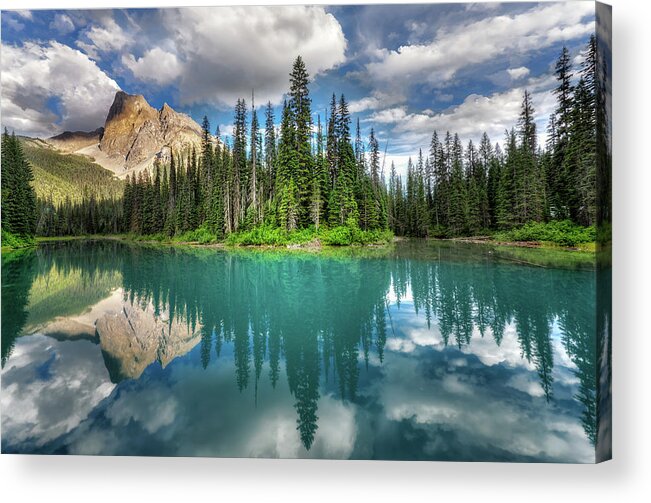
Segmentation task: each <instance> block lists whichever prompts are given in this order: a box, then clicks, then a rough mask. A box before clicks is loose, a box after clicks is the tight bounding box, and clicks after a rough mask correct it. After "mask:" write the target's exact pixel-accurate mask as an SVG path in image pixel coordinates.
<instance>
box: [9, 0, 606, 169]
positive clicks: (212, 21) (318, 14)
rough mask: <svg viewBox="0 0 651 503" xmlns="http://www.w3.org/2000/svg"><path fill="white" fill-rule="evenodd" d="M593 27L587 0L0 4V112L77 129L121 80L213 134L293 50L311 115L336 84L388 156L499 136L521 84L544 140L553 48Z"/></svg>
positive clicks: (576, 49)
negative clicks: (444, 138) (440, 140)
mask: <svg viewBox="0 0 651 503" xmlns="http://www.w3.org/2000/svg"><path fill="white" fill-rule="evenodd" d="M593 32H594V3H592V2H563V3H508V4H499V3H481V4H430V5H427V4H413V5H409V4H406V5H393V6H392V5H361V6H359V5H358V6H330V7H329V6H307V7H305V6H289V7H275V6H274V7H244V6H240V7H209V8H206V7H203V8H199V7H197V8H182V9H172V8H168V9H128V10H104V11H102V10H92V11H91V10H87V11H85V10H67V11H54V10H40V11H37V10H33V11H3V12H2V123H3V126H7V127H9V128H10V129H14V130H16V132H17V133H21V134H28V135H32V136H41V137H47V136H50V135H54V134H57V133H60V132H62V131H64V130H92V129H95V128H97V127H99V126H101V125H103V123H104V119H105V116H106V113H107V111H108V107H109V106H110V104H111V102H112V100H113V96H114V94H115V92H116V90H118V89H122V90H124V91H126V92H128V93H132V94H135V93H139V94H143V95H144V96H145V97H146V99H147V100H148V101H149V102H150V103H151V104H152V105H153V106H155V107H161V106H162V105H163V103H164V102H167V103H168V104H170V105H171V106H172V107H173V108H175V109H176V110H179V111H183V112H186V113H188V114H190V115H191V116H192V117H193V118H194V119H195V120H197V122H200V121H201V118H202V117H203V115H207V116H208V117H209V119H210V122H211V124H212V125H213V129H214V127H215V126H216V125H218V124H219V125H220V127H221V129H222V132H224V133H226V134H228V133H229V132H230V131H231V124H232V121H233V112H232V109H233V105H234V103H235V100H236V99H237V98H238V97H244V98H246V99H247V102H249V103H250V96H251V91H252V90H253V89H254V90H255V96H256V105H261V104H263V103H265V102H266V101H271V102H272V103H273V104H274V105H275V106H276V107H277V106H278V105H280V104H281V103H282V100H283V94H284V92H285V91H286V90H287V87H288V73H289V71H290V69H291V63H292V61H293V59H294V58H295V57H296V55H297V54H301V55H302V56H303V58H304V59H305V61H306V64H307V67H308V71H309V72H310V74H311V76H312V78H313V80H312V84H311V93H312V99H313V112H314V113H315V122H316V114H318V113H320V114H321V116H322V120H323V115H324V111H325V110H326V109H327V107H328V103H329V101H330V97H331V95H332V93H333V92H335V93H337V94H338V95H339V94H340V93H344V94H345V95H346V98H347V99H348V101H349V102H350V109H351V112H353V120H356V119H357V118H359V120H360V123H361V126H362V132H363V134H364V135H365V136H367V135H368V133H369V132H370V129H371V127H374V128H375V130H376V132H377V134H378V137H379V139H380V142H381V148H382V149H384V148H385V146H386V145H387V142H388V159H387V160H388V161H395V162H396V165H397V166H398V168H399V169H400V170H402V169H404V166H405V165H406V160H407V157H408V156H410V155H412V156H415V155H417V154H418V149H419V148H421V147H422V148H424V149H425V148H427V145H428V142H429V138H430V137H431V135H432V132H433V131H434V130H437V131H439V133H441V134H444V133H445V131H446V130H450V131H451V132H458V133H459V135H460V136H461V137H462V139H463V140H464V142H465V141H468V140H470V139H472V140H474V141H477V140H478V139H479V137H480V136H481V134H482V132H483V131H486V132H488V134H489V135H490V137H491V139H492V140H493V141H494V142H495V141H501V140H502V137H503V134H504V130H505V129H506V128H510V127H511V126H513V125H515V123H516V120H517V114H518V111H519V107H520V102H521V99H522V93H523V91H524V89H528V90H529V91H530V92H531V93H532V95H533V99H534V105H535V108H536V111H537V118H538V130H539V137H540V140H541V141H544V131H545V126H546V121H547V118H548V115H549V113H550V112H551V111H552V110H553V107H554V100H553V96H552V95H551V93H550V90H551V89H552V88H553V87H554V85H555V82H554V79H553V65H554V62H555V60H556V58H557V56H558V54H559V52H560V50H561V48H562V46H563V45H566V46H567V47H568V48H569V49H570V52H571V55H572V58H573V60H574V63H575V64H576V65H578V64H579V63H580V61H581V52H582V50H583V49H584V47H585V44H586V42H587V40H588V38H589V36H590V34H591V33H593ZM276 116H277V120H279V118H280V112H279V110H278V108H277V109H276ZM387 164H388V163H387ZM387 169H388V166H387Z"/></svg>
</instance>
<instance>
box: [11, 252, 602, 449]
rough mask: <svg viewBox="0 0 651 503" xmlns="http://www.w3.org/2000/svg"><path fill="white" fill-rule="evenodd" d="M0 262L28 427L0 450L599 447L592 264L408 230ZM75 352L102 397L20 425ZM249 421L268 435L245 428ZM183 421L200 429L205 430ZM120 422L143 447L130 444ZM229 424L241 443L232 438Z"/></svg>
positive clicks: (15, 393)
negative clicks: (285, 247) (375, 247)
mask: <svg viewBox="0 0 651 503" xmlns="http://www.w3.org/2000/svg"><path fill="white" fill-rule="evenodd" d="M2 275H3V276H2V289H3V291H2V294H3V295H2V302H3V306H2V313H3V318H2V363H3V383H2V388H3V394H2V405H3V422H5V421H7V420H8V421H9V423H10V424H13V425H14V426H15V428H13V429H12V428H10V429H9V433H7V431H6V429H3V439H2V442H3V450H8V451H10V452H34V451H35V452H86V453H92V452H95V453H100V454H106V453H122V454H124V453H132V454H158V455H165V454H190V455H225V456H246V455H267V456H283V455H286V456H307V455H315V456H318V457H359V458H397V459H402V458H407V459H485V460H488V459H495V460H497V459H503V460H540V461H549V460H565V461H572V460H586V459H588V455H589V454H590V453H591V455H592V456H593V458H592V459H594V450H591V449H589V448H588V447H589V445H590V444H592V445H594V443H595V435H596V422H597V418H596V405H595V387H596V374H595V365H596V343H595V330H596V327H595V316H594V302H595V301H594V296H595V281H594V274H592V273H590V272H584V271H574V270H561V269H549V268H544V267H522V266H520V265H514V264H512V263H510V262H504V261H500V260H497V259H496V258H495V257H494V256H491V255H489V254H487V253H485V252H484V251H482V249H481V248H463V247H461V248H460V247H450V246H436V245H422V244H411V243H406V244H403V245H399V246H398V247H397V248H395V249H394V250H390V251H388V252H380V251H369V252H364V251H358V252H344V251H342V252H341V254H339V255H335V256H324V255H312V254H309V253H297V254H287V253H284V252H281V253H274V252H248V251H246V252H223V251H215V250H179V249H157V248H149V247H142V246H129V245H125V244H122V243H119V242H112V241H98V242H91V243H82V242H76V243H74V242H73V243H66V244H59V245H52V246H48V247H44V248H41V249H39V250H37V251H36V252H30V253H28V254H25V255H23V256H21V257H8V256H7V257H4V256H3V268H2ZM6 313H7V314H9V313H10V315H9V316H5V314H6ZM31 334H36V335H33V336H31ZM21 336H23V337H21ZM27 336H31V337H27ZM28 340H34V341H35V340H38V341H40V342H39V344H40V345H39V344H36V345H34V344H33V343H30V344H32V346H30V345H29V344H27V342H25V343H23V342H22V341H28ZM47 340H53V341H55V342H52V343H51V344H49V345H48V344H46V343H45V342H43V341H47ZM21 344H22V346H21ZM81 344H86V345H90V346H92V345H94V347H99V350H100V351H99V352H97V353H95V354H96V355H97V357H98V358H100V361H101V362H102V364H101V365H99V364H97V362H96V361H95V363H94V364H91V363H89V362H93V361H94V360H93V358H91V357H90V356H88V355H87V356H86V357H84V362H85V364H84V366H83V367H80V366H79V365H76V364H73V363H72V361H66V358H65V357H64V356H65V355H66V354H71V353H69V351H70V348H72V347H75V348H76V347H77V346H78V347H80V348H81V347H82V346H81ZM71 345H72V346H71ZM90 346H83V348H84V350H87V349H88V347H90ZM12 350H13V353H12ZM30 355H32V357H33V358H32V360H34V361H31V360H30V359H29V358H28V357H29V356H30ZM48 355H49V356H48ZM48 358H50V359H52V361H50V362H49V363H48V361H49V360H48ZM555 360H557V361H555ZM73 368H77V369H79V368H84V369H85V372H86V373H88V374H92V379H90V380H89V379H86V380H85V382H84V384H83V385H80V387H81V388H83V389H85V390H87V391H86V393H87V394H88V396H93V397H94V398H93V399H92V400H89V401H87V402H86V403H87V404H90V408H89V407H88V406H86V407H80V406H79V405H78V404H75V403H72V402H70V403H69V406H68V408H67V409H65V410H67V411H68V414H69V416H73V415H74V416H75V417H76V419H74V420H70V421H68V422H67V423H65V424H67V427H65V428H63V429H59V430H54V431H55V433H56V434H55V433H53V432H48V434H47V435H46V434H45V433H44V432H39V431H38V430H37V429H36V430H34V431H33V432H32V434H31V436H30V437H29V438H26V437H24V435H23V436H21V435H18V434H15V433H12V432H15V431H18V430H19V429H20V425H21V421H23V422H24V421H28V419H26V418H23V419H21V418H20V417H18V415H17V414H15V413H14V411H15V410H17V409H20V408H21V407H20V404H21V401H22V402H24V403H23V405H25V404H26V403H27V401H28V398H25V397H26V396H28V395H29V394H27V395H25V394H24V393H25V390H28V388H29V387H30V386H31V387H32V388H34V383H35V382H37V381H39V380H40V381H43V382H51V381H52V379H54V378H56V379H59V380H61V379H64V381H65V379H66V378H65V377H64V376H65V373H66V372H68V373H70V372H71V369H73ZM28 370H29V372H28ZM39 372H40V374H39ZM57 372H58V374H57ZM229 376H230V377H229ZM532 377H534V379H533V380H532ZM212 379H214V382H212V383H211V382H210V381H211V380H212ZM228 380H230V381H231V383H233V384H234V391H236V394H232V393H230V392H229V391H228V386H229V385H228V384H226V383H227V381H228ZM40 381H39V382H40ZM65 382H67V383H70V382H71V381H70V378H68V380H67V381H65ZM217 383H218V384H217ZM67 386H68V387H69V384H68V385H67ZM84 386H85V387H84ZM284 389H288V390H289V395H288V394H287V393H286V391H283V390H284ZM97 390H100V391H97ZM21 393H23V394H22V395H21ZM249 393H251V394H252V398H253V407H254V408H253V410H249V409H247V412H246V413H245V414H248V415H249V416H250V417H247V418H246V419H245V418H244V417H243V415H239V416H238V414H239V413H238V412H237V411H238V410H240V409H241V408H242V407H244V405H243V402H242V397H244V396H248V394H249ZM238 394H239V397H240V398H238ZM29 396H31V395H29ZM197 397H201V398H200V400H199V402H200V403H201V404H199V403H198V402H196V401H195V399H198V398H197ZM288 397H291V407H293V410H294V417H295V425H294V426H293V427H289V428H288V426H287V417H288V416H287V410H288V407H289V406H290V404H289V403H286V402H287V398H288ZM489 399H490V400H489ZM7 405H9V407H7ZM30 406H31V407H33V408H36V409H37V410H38V411H40V416H41V417H39V418H38V420H35V419H34V418H31V419H29V421H31V423H30V424H34V421H36V424H41V422H46V421H47V420H48V418H49V417H50V416H51V415H52V414H53V413H51V412H50V413H49V412H47V410H48V409H47V408H45V409H44V408H42V407H41V408H39V405H38V404H37V403H30ZM23 408H24V407H23ZM73 410H74V414H72V411H73ZM181 411H184V414H185V419H184V420H183V419H181V417H182V416H183V414H181ZM256 411H257V412H256ZM271 411H275V412H273V413H272V412H271ZM57 413H58V414H63V415H65V412H62V411H61V410H60V409H59V411H58V412H57ZM152 414H153V416H152ZM145 416H146V417H148V418H149V419H148V422H146V426H143V427H142V429H141V430H138V431H137V432H136V431H135V430H133V429H134V428H135V426H134V423H136V422H138V421H137V419H141V420H143V421H144V419H143V418H144V417H145ZM211 417H212V418H213V419H212V420H211ZM229 417H230V418H231V420H230V422H229V420H228V418H229ZM255 417H258V423H259V424H258V428H259V429H261V430H263V431H266V433H264V434H260V435H258V436H256V434H255V431H254V430H255V428H254V427H253V426H251V427H250V429H249V430H246V429H244V428H243V425H245V424H249V423H251V424H253V422H254V421H255V419H254V418H255ZM129 418H131V419H129ZM235 418H236V419H235ZM263 418H264V421H263ZM516 418H520V419H516ZM480 419H481V420H480ZM183 421H185V422H186V424H185V427H186V428H192V429H195V430H196V431H202V429H206V432H205V435H206V436H208V438H203V444H204V445H203V446H202V445H201V444H202V443H201V442H195V441H194V440H193V439H191V438H188V437H187V435H188V433H187V432H185V430H183V433H181V431H182V429H181V426H180V425H181V424H182V423H183ZM500 421H503V422H505V423H507V424H509V425H510V428H511V430H510V431H508V430H507V431H508V433H505V432H504V431H503V430H504V424H499V422H500ZM213 423H214V424H213ZM464 423H466V424H464ZM471 423H472V424H473V425H474V426H472V428H470V429H468V428H469V425H470V424H471ZM475 423H476V424H475ZM5 424H6V423H5ZM143 424H145V423H144V422H143ZM226 424H229V425H230V426H227V425H226ZM256 424H257V423H256ZM516 424H519V426H516ZM579 424H580V425H581V427H580V428H581V434H580V435H577V433H576V431H575V429H574V426H573V425H577V426H578V425H579ZM274 425H275V426H274ZM550 425H551V426H550ZM274 428H275V429H274ZM294 428H295V430H297V431H298V438H299V439H300V444H301V447H300V449H299V448H298V446H296V445H295V444H293V443H292V442H293V441H292V440H291V439H292V433H291V431H292V430H293V429H294ZM132 430H133V431H132ZM235 430H237V431H235ZM543 430H544V431H543ZM128 432H131V433H133V435H130V434H128ZM162 432H166V433H164V434H163V433H162ZM173 432H175V433H173ZM121 435H122V436H124V437H125V438H129V441H130V443H129V444H128V445H123V446H122V447H121V448H118V447H117V446H118V445H121V444H120V442H118V441H117V440H115V438H118V437H119V436H121ZM233 435H236V436H237V435H240V436H242V439H240V444H238V445H232V444H228V445H227V443H226V441H225V440H224V438H225V437H226V436H231V437H232V436H233ZM265 435H266V436H265ZM138 436H140V437H141V438H146V441H144V440H143V441H142V443H138V442H135V440H134V438H135V437H138ZM100 437H101V438H102V439H103V440H102V442H100V441H99V440H97V439H98V438H100ZM114 437H115V438H114ZM267 437H269V438H267ZM581 437H582V438H583V439H584V440H581ZM110 438H114V440H113V442H114V443H113V447H109V445H111V441H110ZM270 438H275V439H276V440H275V444H274V445H273V446H269V445H267V444H268V443H269V442H270V440H269V439H270ZM89 439H95V443H93V442H90V440H89ZM244 439H246V441H247V443H246V445H244V444H243V443H242V442H244ZM253 439H257V440H256V441H255V442H254V441H253ZM333 439H337V440H333ZM550 439H551V440H550ZM559 439H560V440H559ZM317 441H318V442H317ZM583 441H585V445H579V447H580V448H577V442H578V444H581V442H583ZM211 442H212V444H211ZM559 442H561V443H563V447H562V448H560V447H558V445H557V444H558V443H559ZM206 443H208V444H211V448H210V449H208V447H207V445H206ZM81 445H83V446H84V447H83V448H82V447H79V446H81ZM99 445H102V446H103V447H101V448H100V447H98V446H99ZM174 445H176V446H177V447H178V448H177V449H176V450H170V449H172V446H174ZM75 446H77V447H75ZM93 446H94V447H93ZM344 446H348V447H344ZM202 448H203V450H202ZM75 449H77V450H75ZM111 449H113V450H111Z"/></svg>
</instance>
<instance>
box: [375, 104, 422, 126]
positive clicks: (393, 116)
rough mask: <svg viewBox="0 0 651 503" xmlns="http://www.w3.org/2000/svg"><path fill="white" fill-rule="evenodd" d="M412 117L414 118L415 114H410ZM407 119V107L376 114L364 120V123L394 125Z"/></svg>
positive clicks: (388, 109) (381, 111)
mask: <svg viewBox="0 0 651 503" xmlns="http://www.w3.org/2000/svg"><path fill="white" fill-rule="evenodd" d="M410 116H413V114H410ZM406 118H407V112H406V109H405V107H395V108H387V109H385V110H380V111H378V112H374V113H373V114H371V115H370V116H369V117H368V118H367V119H364V122H371V123H374V124H375V123H380V124H393V123H399V122H401V121H404V120H405V119H406Z"/></svg>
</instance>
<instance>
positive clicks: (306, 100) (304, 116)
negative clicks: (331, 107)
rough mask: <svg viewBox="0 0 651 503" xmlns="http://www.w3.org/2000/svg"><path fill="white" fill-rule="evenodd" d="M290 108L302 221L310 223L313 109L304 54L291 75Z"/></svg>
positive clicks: (301, 223)
mask: <svg viewBox="0 0 651 503" xmlns="http://www.w3.org/2000/svg"><path fill="white" fill-rule="evenodd" d="M289 84H290V86H289V103H288V105H289V107H290V109H291V111H292V120H293V129H294V149H295V151H296V161H297V165H296V176H295V183H296V186H297V189H298V201H299V224H300V225H303V226H305V225H308V224H309V222H310V207H311V195H312V188H313V184H312V183H311V174H312V147H311V139H312V112H311V100H310V93H309V89H308V84H309V75H308V73H307V69H306V68H305V63H304V62H303V59H302V58H301V56H297V58H296V60H295V61H294V66H293V67H292V72H291V73H290V75H289Z"/></svg>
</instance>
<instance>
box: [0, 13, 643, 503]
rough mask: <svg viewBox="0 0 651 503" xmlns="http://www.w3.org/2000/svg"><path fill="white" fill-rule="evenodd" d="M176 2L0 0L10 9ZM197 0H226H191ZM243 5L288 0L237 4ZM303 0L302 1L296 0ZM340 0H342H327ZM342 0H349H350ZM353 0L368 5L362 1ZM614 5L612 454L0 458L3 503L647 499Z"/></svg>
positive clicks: (623, 76) (636, 37)
mask: <svg viewBox="0 0 651 503" xmlns="http://www.w3.org/2000/svg"><path fill="white" fill-rule="evenodd" d="M179 3H180V2H178V1H177V2H174V1H172V2H170V1H164V0H158V1H155V0H154V1H151V0H149V1H147V0H135V1H132V2H129V1H124V0H109V1H102V2H96V3H91V2H89V1H88V0H87V1H85V2H84V1H71V0H66V1H58V0H55V1H51V2H49V3H48V2H47V1H33V0H22V1H21V0H19V1H16V0H3V1H1V2H0V7H1V8H5V9H9V8H20V9H28V8H46V7H47V8H52V7H54V6H56V7H57V8H89V7H91V6H92V7H134V6H138V7H143V6H151V7H154V6H173V5H175V4H176V5H178V4H179ZM190 3H191V4H192V5H217V4H220V3H221V4H228V3H229V2H223V1H222V2H219V1H215V0H212V1H210V0H209V1H200V0H191V2H190ZM241 3H253V4H255V3H290V2H287V1H285V2H272V1H269V0H264V1H263V2H241ZM299 3H300V2H299ZM331 3H341V2H336V1H335V2H331ZM343 3H345V2H343ZM357 3H366V2H362V0H357ZM610 3H612V4H613V32H614V33H613V46H614V52H613V71H614V78H613V88H614V99H613V109H614V117H613V119H614V156H615V157H614V168H613V175H614V191H613V200H614V215H615V222H614V242H615V247H614V280H613V305H614V315H613V317H614V323H613V327H614V348H613V358H614V362H613V366H614V390H613V394H614V405H613V409H614V418H613V422H614V435H613V437H614V447H613V451H614V458H615V459H614V460H613V461H610V462H608V463H604V464H601V465H597V466H589V465H588V466H574V465H517V464H486V463H474V464H473V463H414V462H401V463H397V462H357V461H293V460H292V461H289V460H239V459H191V458H183V459H180V458H175V459H166V458H117V457H113V458H106V457H104V458H102V457H81V456H80V457H73V456H70V457H66V456H51V457H45V456H9V455H2V456H0V499H2V501H37V500H38V499H40V500H48V501H52V500H54V501H66V502H75V501H84V502H88V501H91V502H93V503H95V502H103V501H110V502H112V503H114V502H115V501H139V500H144V499H155V500H158V501H160V500H164V501H167V500H180V501H192V500H199V499H202V500H203V499H206V500H212V501H228V500H234V501H249V500H254V499H257V500H261V501H264V502H265V503H266V502H272V501H282V502H288V501H328V502H338V501H350V500H357V501H364V502H366V501H372V502H379V501H403V500H407V501H410V502H412V501H420V500H423V501H443V500H447V501H455V502H459V501H468V500H471V499H473V500H480V501H482V502H490V501H499V502H510V501H514V502H516V501H517V502H522V501H525V502H527V503H530V502H539V501H540V502H543V501H544V502H549V501H559V502H582V501H588V500H590V499H597V500H599V501H616V502H629V501H630V502H637V501H651V463H650V462H649V454H650V452H649V451H650V449H651V442H649V436H650V433H649V429H650V428H651V414H650V413H649V412H650V408H649V402H650V398H651V387H650V385H651V382H650V380H649V374H650V373H649V372H648V369H649V368H650V367H651V351H650V350H651V344H650V341H651V330H650V329H649V315H650V314H651V306H650V305H649V295H648V286H649V285H651V278H650V277H649V263H650V262H651V261H650V260H649V251H650V250H651V247H649V233H650V232H651V225H650V224H649V222H650V220H649V217H650V216H651V215H649V202H650V201H651V190H650V189H651V179H650V177H649V171H650V168H651V166H650V165H649V151H650V147H651V128H650V127H649V123H650V120H651V116H650V114H649V112H650V110H649V99H650V97H649V91H650V90H651V85H650V84H651V82H650V80H649V75H650V72H649V64H650V63H651V61H650V60H649V50H650V49H651V37H650V34H651V25H650V22H651V16H649V13H650V10H651V9H649V2H644V1H640V0H611V2H610Z"/></svg>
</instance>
